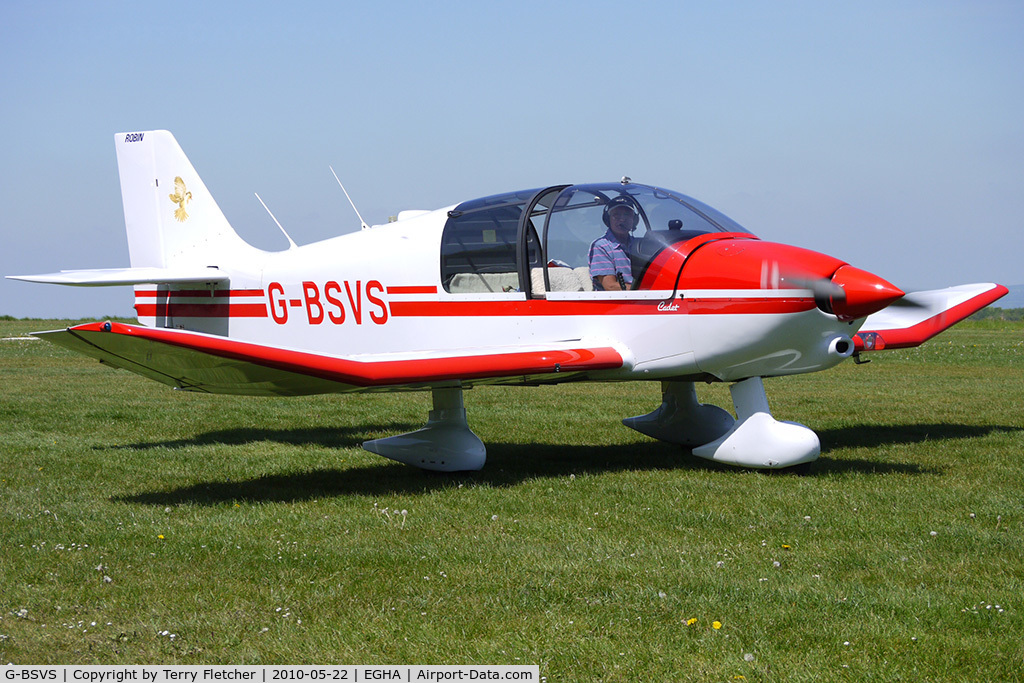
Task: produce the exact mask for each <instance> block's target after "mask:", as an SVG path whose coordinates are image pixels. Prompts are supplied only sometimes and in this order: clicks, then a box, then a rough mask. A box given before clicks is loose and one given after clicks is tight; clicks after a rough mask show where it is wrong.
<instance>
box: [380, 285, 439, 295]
mask: <svg viewBox="0 0 1024 683" xmlns="http://www.w3.org/2000/svg"><path fill="white" fill-rule="evenodd" d="M387 292H388V294H437V287H436V286H433V285H424V286H419V285H412V286H408V287H404V286H403V287H388V288H387Z"/></svg>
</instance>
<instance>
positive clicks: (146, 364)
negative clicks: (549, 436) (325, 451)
mask: <svg viewBox="0 0 1024 683" xmlns="http://www.w3.org/2000/svg"><path fill="white" fill-rule="evenodd" d="M35 336H37V337H41V338H43V339H45V340H47V341H51V342H53V343H55V344H58V345H60V346H64V347H66V348H69V349H71V350H73V351H78V352H79V353H84V354H86V355H88V356H92V357H93V358H98V359H99V360H101V361H103V362H104V363H106V364H108V365H112V366H114V367H118V368H124V369H125V370H130V371H132V372H135V373H138V374H140V375H143V376H145V377H148V378H150V379H155V380H157V381H159V382H163V383H164V384H168V385H171V386H174V387H178V388H180V389H187V390H191V391H204V392H210V393H221V394H247V395H258V396H294V395H301V394H319V393H328V392H336V391H358V390H361V389H370V388H379V389H389V388H407V387H408V385H413V386H416V385H419V386H432V385H437V384H443V385H449V386H450V385H452V384H453V383H455V384H458V383H467V384H468V383H473V382H475V381H481V380H488V379H492V380H493V379H494V378H510V377H511V378H519V379H522V380H525V379H526V378H527V377H538V376H556V377H562V376H563V373H565V375H564V377H565V379H568V378H569V377H570V376H571V373H578V372H587V371H594V370H610V369H618V368H621V367H623V366H624V365H625V364H626V361H625V360H624V354H623V353H620V352H619V351H618V350H616V349H615V348H612V347H610V346H597V345H594V346H588V345H586V344H584V343H583V342H582V341H570V342H557V343H552V344H549V345H547V346H543V347H542V346H518V347H501V348H474V349H461V350H457V351H448V352H445V353H443V354H441V353H433V352H423V353H417V354H403V355H395V354H373V355H361V356H358V357H348V358H342V357H337V356H326V355H323V354H317V353H309V352H304V351H294V350H290V349H285V348H281V347H274V346H266V345H263V344H254V343H250V342H241V341H235V340H233V339H228V338H226V337H220V336H217V335H210V334H202V333H198V332H189V331H185V330H172V329H164V328H149V327H141V326H138V325H127V324H124V323H115V322H103V323H87V324H85V325H77V326H75V327H69V328H68V329H66V330H52V331H49V332H37V333H35Z"/></svg>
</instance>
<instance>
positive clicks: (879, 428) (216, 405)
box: [0, 321, 1024, 681]
mask: <svg viewBox="0 0 1024 683" xmlns="http://www.w3.org/2000/svg"><path fill="white" fill-rule="evenodd" d="M65 324H66V323H65V322H53V321H48V322H47V321H43V322H40V321H5V322H0V336H2V337H10V336H16V335H18V334H21V333H24V332H28V331H30V330H37V329H50V328H53V327H59V326H63V325H65ZM0 378H2V382H0V425H2V427H0V430H2V431H0V433H2V442H0V577H2V581H0V663H6V662H14V663H18V664H45V663H65V664H72V663H74V664H84V663H107V664H109V663H164V664H172V663H177V664H201V663H249V664H260V663H262V664H266V663H293V664H300V663H341V664H385V663H398V664H470V663H477V664H520V663H521V664H538V665H540V670H541V673H542V675H544V676H545V677H546V678H547V680H549V681H634V680H649V681H661V680H701V681H704V680H711V681H715V680H717V681H739V680H745V681H778V680H793V681H820V680H849V681H860V680H870V681H895V680H904V681H906V680H914V681H948V680H964V681H968V680H970V681H975V680H978V681H982V680H984V681H988V680H992V681H995V680H1021V678H1022V676H1024V673H1022V672H1024V616H1022V615H1024V461H1022V457H1021V456H1022V453H1024V407H1022V406H1024V326H1022V324H1021V323H1008V322H1000V321H982V322H967V323H964V324H962V325H961V326H959V327H958V328H955V329H953V330H950V331H948V332H946V333H945V334H943V335H942V336H940V337H937V338H936V339H934V340H932V341H931V342H929V343H928V344H926V345H924V346H923V347H921V348H919V349H912V350H907V351H897V352H886V353H879V354H876V355H875V356H873V362H872V363H871V364H869V365H865V366H855V365H854V364H853V363H852V362H847V363H846V364H844V365H842V366H840V367H839V368H836V369H834V370H831V371H828V372H824V373H818V374H814V375H806V376H799V377H791V378H785V379H773V380H767V381H766V386H767V389H768V395H769V399H770V401H771V403H772V407H773V410H774V412H775V415H776V417H778V418H779V419H786V420H795V421H798V422H802V423H804V424H806V425H808V426H810V427H811V428H813V429H814V430H815V431H817V432H818V434H819V436H820V437H821V441H822V449H823V454H822V459H821V460H819V461H818V462H817V463H816V464H815V466H814V467H813V469H812V470H811V473H810V474H808V475H802V476H800V475H795V474H786V473H775V474H765V473H759V472H750V471H743V470H738V469H732V468H726V467H721V466H716V465H714V464H710V463H706V462H704V461H700V460H696V459H694V458H692V457H691V456H689V454H687V453H685V452H683V451H681V450H680V449H678V448H676V447H671V446H667V445H665V444H661V443H658V442H655V441H651V440H649V439H647V438H645V437H642V436H641V435H639V434H636V433H634V432H632V431H631V430H629V429H626V428H625V427H623V426H622V425H621V424H620V422H619V421H620V419H621V418H623V417H626V416H630V415H635V414H640V413H643V412H647V411H648V410H650V409H652V408H653V407H654V406H655V405H656V404H657V402H658V400H659V388H658V385H657V384H641V383H637V384H619V385H575V386H563V387H544V388H533V389H530V388H498V387H494V388H477V389H474V390H472V391H469V392H467V393H466V406H467V410H468V412H469V421H470V424H471V426H472V427H473V429H474V430H475V431H476V433H477V434H479V435H480V437H481V438H482V439H483V440H484V442H485V443H486V444H487V445H488V463H487V466H486V467H485V469H484V470H483V471H481V472H479V473H475V474H468V475H458V476H445V475H436V474H426V473H423V472H420V471H418V470H416V469H413V468H410V467H407V466H404V465H399V464H396V463H392V462H390V461H388V460H385V459H382V458H379V457H378V456H374V455H371V454H369V453H366V452H364V451H362V450H361V449H360V448H359V444H360V443H361V442H362V441H363V440H365V439H368V438H376V437H379V436H383V435H390V434H395V433H399V432H401V431H405V430H409V429H413V428H417V427H419V426H421V424H422V423H423V421H424V419H425V417H426V412H427V410H428V409H429V395H428V394H393V395H391V394H377V395H365V396H358V395H350V396H323V397H312V398H299V399H262V398H244V397H226V396H204V395H199V394H187V393H182V392H174V391H171V390H169V389H167V388H166V387H164V386H162V385H159V384H156V383H154V382H150V381H147V380H144V379H142V378H140V377H136V376H134V375H131V374H129V373H126V372H123V371H114V370H111V369H109V368H106V367H103V366H101V365H99V364H98V363H96V362H95V361H92V360H90V359H88V358H85V357H80V356H76V355H73V354H71V353H70V352H65V351H63V350H62V349H59V348H56V347H53V346H51V345H49V344H46V343H45V342H41V341H3V342H0ZM700 396H701V398H702V400H704V401H707V402H715V403H718V404H719V405H722V406H725V407H729V408H731V403H730V401H729V394H728V389H727V388H726V387H724V386H710V387H704V388H701V389H700Z"/></svg>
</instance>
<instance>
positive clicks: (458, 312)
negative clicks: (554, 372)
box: [390, 297, 815, 318]
mask: <svg viewBox="0 0 1024 683" xmlns="http://www.w3.org/2000/svg"><path fill="white" fill-rule="evenodd" d="M814 307H815V304H814V300H813V299H810V298H799V297H794V298H786V299H779V298H764V297H749V298H728V299H725V298H723V299H708V298H701V299H673V300H642V301H636V300H633V301H630V300H621V299H620V300H616V301H602V300H582V301H546V300H543V299H535V300H529V301H392V302H391V304H390V310H391V315H392V316H394V317H396V318H437V317H452V318H458V317H473V318H476V317H488V316H495V317H510V316H511V317H516V316H522V317H531V316H553V315H561V316H581V315H668V314H676V315H714V314H763V315H764V314H785V313H801V312H803V311H809V310H811V309H813V308H814Z"/></svg>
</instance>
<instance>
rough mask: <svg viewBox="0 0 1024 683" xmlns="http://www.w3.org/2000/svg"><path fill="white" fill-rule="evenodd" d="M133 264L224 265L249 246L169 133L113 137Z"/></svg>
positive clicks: (144, 133) (180, 266)
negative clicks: (235, 229) (227, 260)
mask: <svg viewBox="0 0 1024 683" xmlns="http://www.w3.org/2000/svg"><path fill="white" fill-rule="evenodd" d="M114 142H115V147H116V149H117V167H118V173H119V174H120V177H121V199H122V201H123V202H124V218H125V225H126V227H127V230H128V252H129V256H130V257H131V265H132V268H143V267H152V268H204V267H207V266H223V265H225V264H224V263H223V262H224V261H225V259H229V260H231V261H234V260H235V259H236V258H237V257H238V256H240V255H241V254H240V252H242V253H244V252H248V251H251V250H253V247H251V246H250V245H249V244H247V243H246V242H245V241H244V240H243V239H242V238H241V237H239V236H238V234H237V233H236V232H235V231H234V229H232V227H231V225H230V224H229V223H228V221H227V219H226V218H225V217H224V214H223V213H221V210H220V208H219V207H218V206H217V202H215V201H214V199H213V197H212V196H211V195H210V192H209V190H207V189H206V185H204V184H203V181H202V179H201V178H200V177H199V174H198V173H196V170H195V169H194V168H193V167H192V164H191V162H189V160H188V157H186V156H185V153H184V152H183V151H182V150H181V147H180V146H179V145H178V142H177V141H176V140H175V139H174V136H173V135H171V134H170V133H169V132H167V131H165V130H152V131H145V132H139V133H118V134H117V135H116V136H115V138H114Z"/></svg>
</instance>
